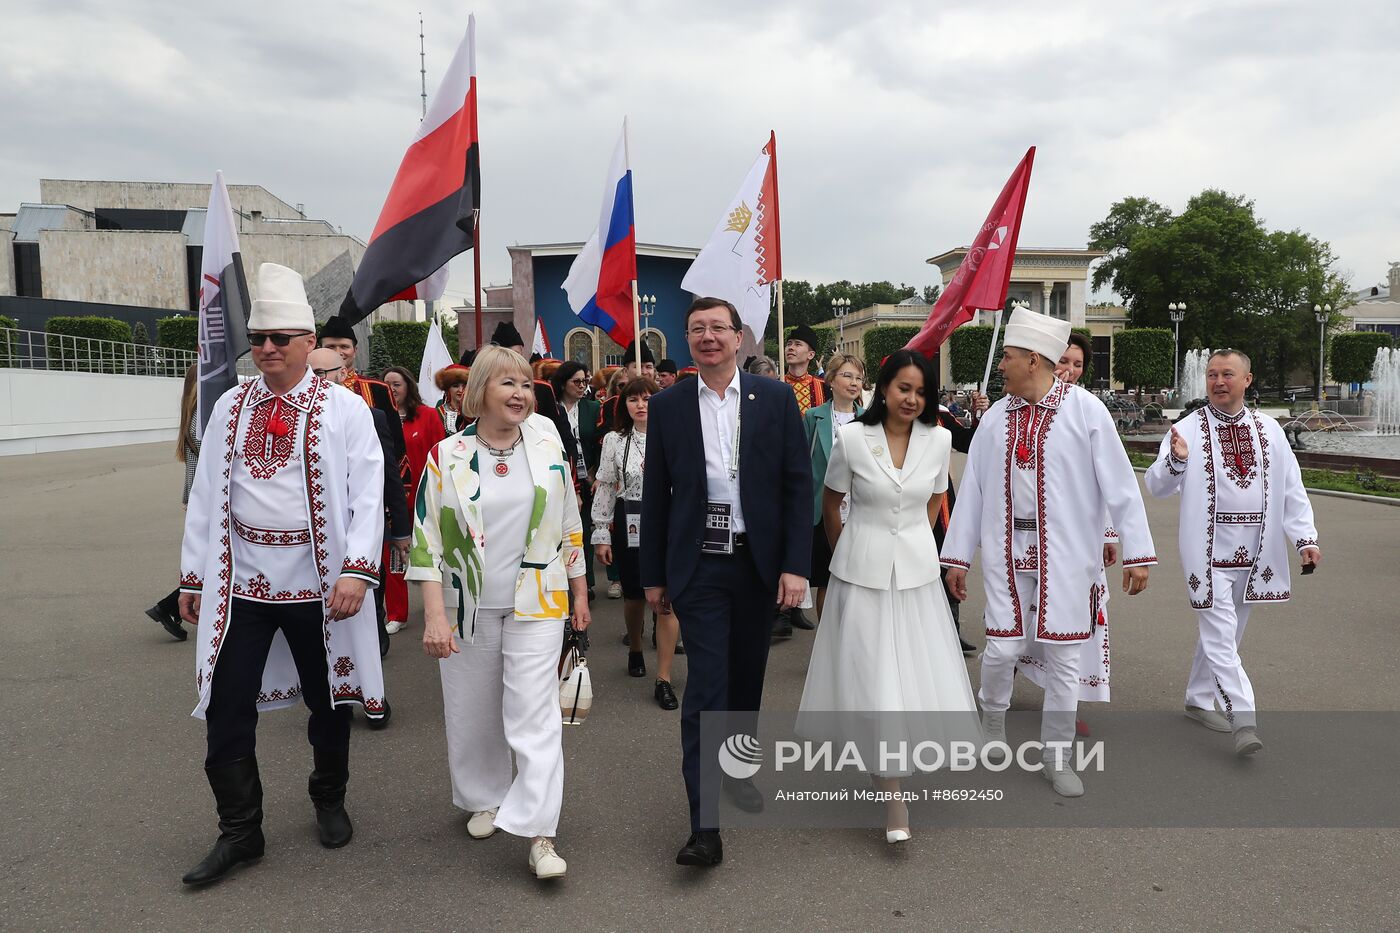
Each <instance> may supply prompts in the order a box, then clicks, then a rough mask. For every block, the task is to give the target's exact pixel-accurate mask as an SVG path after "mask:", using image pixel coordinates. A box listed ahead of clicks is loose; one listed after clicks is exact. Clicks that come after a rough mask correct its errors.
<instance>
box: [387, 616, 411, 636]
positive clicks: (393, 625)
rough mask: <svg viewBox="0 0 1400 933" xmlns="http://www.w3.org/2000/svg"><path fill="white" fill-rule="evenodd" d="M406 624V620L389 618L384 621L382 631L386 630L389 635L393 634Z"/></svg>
mask: <svg viewBox="0 0 1400 933" xmlns="http://www.w3.org/2000/svg"><path fill="white" fill-rule="evenodd" d="M407 624H408V623H407V622H399V621H396V620H394V619H390V620H389V621H388V622H385V623H384V631H386V632H388V633H389V634H390V635H395V634H398V633H399V632H400V631H402V630H403V627H404V626H405V625H407Z"/></svg>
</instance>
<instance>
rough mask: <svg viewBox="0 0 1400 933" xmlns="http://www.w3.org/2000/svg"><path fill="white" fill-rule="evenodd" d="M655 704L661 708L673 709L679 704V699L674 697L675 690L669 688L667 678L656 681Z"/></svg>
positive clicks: (669, 683)
mask: <svg viewBox="0 0 1400 933" xmlns="http://www.w3.org/2000/svg"><path fill="white" fill-rule="evenodd" d="M656 705H657V706H659V707H661V708H662V709H675V708H676V707H677V706H680V705H681V704H680V701H679V700H677V699H676V691H675V690H673V689H671V682H670V681H669V680H658V681H657V682H656Z"/></svg>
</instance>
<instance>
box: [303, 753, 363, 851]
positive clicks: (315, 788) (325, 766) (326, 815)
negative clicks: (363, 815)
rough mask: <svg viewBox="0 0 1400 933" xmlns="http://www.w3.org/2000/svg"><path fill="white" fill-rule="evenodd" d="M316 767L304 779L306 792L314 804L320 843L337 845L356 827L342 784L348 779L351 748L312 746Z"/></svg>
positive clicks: (336, 846)
mask: <svg viewBox="0 0 1400 933" xmlns="http://www.w3.org/2000/svg"><path fill="white" fill-rule="evenodd" d="M311 751H312V755H313V756H314V760H315V763H316V769H315V770H314V771H312V772H311V777H310V778H309V779H308V780H307V782H306V792H307V794H308V795H310V797H311V802H312V803H313V804H315V805H316V829H317V830H318V831H319V833H320V835H321V845H323V846H325V847H326V848H327V849H339V848H340V847H341V846H343V845H345V844H346V843H347V842H349V841H350V837H351V836H352V835H354V832H355V828H354V827H353V826H351V825H350V814H348V813H346V812H345V785H346V784H348V783H349V782H350V750H349V749H348V748H345V749H338V750H331V749H323V748H313V749H312V750H311Z"/></svg>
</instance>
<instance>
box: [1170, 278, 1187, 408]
mask: <svg viewBox="0 0 1400 933" xmlns="http://www.w3.org/2000/svg"><path fill="white" fill-rule="evenodd" d="M1167 314H1169V315H1171V319H1172V328H1173V336H1172V391H1173V392H1174V393H1176V395H1178V396H1180V395H1181V322H1182V320H1183V319H1184V318H1185V317H1186V302H1184V301H1173V302H1170V303H1169V304H1168V305H1167Z"/></svg>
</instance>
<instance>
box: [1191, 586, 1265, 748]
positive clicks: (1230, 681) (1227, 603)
mask: <svg viewBox="0 0 1400 933" xmlns="http://www.w3.org/2000/svg"><path fill="white" fill-rule="evenodd" d="M1211 576H1212V577H1213V579H1212V581H1211V583H1212V585H1213V586H1214V593H1215V598H1214V599H1213V600H1212V603H1213V605H1212V606H1211V608H1209V609H1197V610H1196V619H1197V621H1198V623H1199V625H1200V635H1199V636H1198V637H1197V639H1196V656H1195V658H1194V659H1192V661H1191V674H1190V676H1189V677H1188V678H1187V681H1186V705H1187V706H1199V707H1200V708H1201V709H1212V708H1218V709H1219V710H1220V712H1222V713H1224V714H1225V718H1226V719H1228V720H1230V723H1231V725H1233V726H1234V727H1235V728H1236V729H1243V728H1253V726H1254V685H1253V684H1251V683H1250V682H1249V675H1248V674H1246V673H1245V672H1244V663H1243V662H1241V661H1240V642H1242V641H1244V627H1245V625H1247V624H1248V623H1249V610H1250V608H1251V606H1250V604H1249V603H1246V602H1245V601H1244V592H1245V585H1246V584H1247V583H1248V582H1249V568H1248V567H1242V568H1239V569H1233V568H1232V569H1228V570H1227V569H1224V568H1218V567H1217V568H1215V569H1213V570H1212V571H1211Z"/></svg>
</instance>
